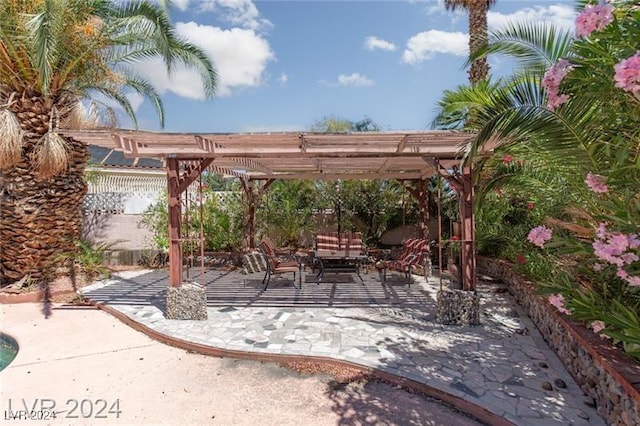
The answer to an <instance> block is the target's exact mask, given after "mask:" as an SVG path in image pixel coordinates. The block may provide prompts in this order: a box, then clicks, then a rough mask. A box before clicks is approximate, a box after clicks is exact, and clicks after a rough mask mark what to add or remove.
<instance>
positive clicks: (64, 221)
mask: <svg viewBox="0 0 640 426" xmlns="http://www.w3.org/2000/svg"><path fill="white" fill-rule="evenodd" d="M18 95H19V96H16V98H17V99H18V101H17V102H16V103H14V104H13V105H12V106H11V107H10V109H11V111H12V112H13V113H14V114H15V115H16V116H17V117H18V120H19V122H20V125H21V127H22V129H23V130H24V131H25V138H24V148H23V150H22V159H21V160H20V162H19V163H18V164H17V165H15V166H14V167H12V168H10V169H8V170H5V171H3V172H0V188H1V189H0V284H5V285H6V284H9V283H11V282H13V281H15V280H18V279H21V278H22V277H24V276H29V277H30V278H31V279H32V280H34V281H35V282H39V281H43V280H46V279H48V278H49V277H51V276H52V274H53V273H54V272H55V269H56V267H57V266H60V264H61V262H62V256H61V255H62V254H65V253H69V252H71V251H72V250H73V249H74V247H75V243H76V241H77V240H78V239H79V238H80V235H81V230H82V210H81V206H82V202H83V200H84V197H85V194H86V192H87V185H86V182H85V180H84V170H85V166H86V163H87V158H88V151H87V147H86V145H85V144H84V143H81V142H78V141H74V140H70V141H69V144H68V149H69V168H68V170H67V171H66V172H65V173H62V174H60V175H58V176H55V177H53V178H50V179H42V178H40V177H39V176H38V175H37V173H36V172H35V166H34V160H33V157H32V155H33V150H34V147H35V145H36V143H37V142H38V140H39V139H40V138H41V137H42V136H43V135H44V134H45V133H46V132H47V131H48V130H49V117H50V114H51V105H52V102H51V101H50V100H48V99H43V98H42V97H38V96H33V94H31V96H29V95H30V94H18Z"/></svg>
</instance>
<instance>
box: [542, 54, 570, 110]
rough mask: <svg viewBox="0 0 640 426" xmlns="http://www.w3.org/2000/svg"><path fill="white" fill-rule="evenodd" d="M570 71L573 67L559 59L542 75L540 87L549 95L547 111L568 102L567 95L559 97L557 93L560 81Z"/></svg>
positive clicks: (566, 61) (564, 60)
mask: <svg viewBox="0 0 640 426" xmlns="http://www.w3.org/2000/svg"><path fill="white" fill-rule="evenodd" d="M572 69H573V67H572V66H571V64H570V63H569V61H568V60H566V59H561V60H559V61H558V62H556V63H555V64H553V65H552V66H551V67H550V68H549V69H548V70H547V72H546V73H544V78H543V79H542V87H544V88H545V89H547V94H548V95H549V102H548V103H547V108H549V110H551V111H553V110H555V109H556V108H558V107H559V106H560V105H562V104H563V103H565V102H567V101H568V100H569V95H567V94H562V95H561V94H559V91H560V83H561V82H562V79H563V78H564V77H565V76H566V75H567V74H568V73H569V71H571V70H572Z"/></svg>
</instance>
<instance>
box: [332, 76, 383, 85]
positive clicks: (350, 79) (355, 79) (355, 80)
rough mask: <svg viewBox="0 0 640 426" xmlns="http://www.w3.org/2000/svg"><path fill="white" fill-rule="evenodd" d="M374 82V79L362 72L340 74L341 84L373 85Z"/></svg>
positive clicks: (339, 81) (339, 80) (339, 82)
mask: <svg viewBox="0 0 640 426" xmlns="http://www.w3.org/2000/svg"><path fill="white" fill-rule="evenodd" d="M373 84H374V82H373V80H370V79H368V78H367V77H366V76H364V75H362V74H360V73H353V74H351V75H345V74H340V75H339V76H338V85H339V86H353V87H367V86H373Z"/></svg>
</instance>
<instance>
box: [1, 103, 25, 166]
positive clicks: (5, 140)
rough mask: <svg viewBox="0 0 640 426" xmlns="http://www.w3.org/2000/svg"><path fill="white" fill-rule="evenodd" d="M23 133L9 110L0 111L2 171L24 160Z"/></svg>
mask: <svg viewBox="0 0 640 426" xmlns="http://www.w3.org/2000/svg"><path fill="white" fill-rule="evenodd" d="M22 144H23V132H22V129H21V128H20V123H19V122H18V119H17V118H16V116H15V115H14V114H13V113H12V112H11V111H9V109H6V108H3V109H0V170H6V169H8V168H10V167H12V166H14V165H15V164H17V163H18V162H19V161H20V159H21V158H22Z"/></svg>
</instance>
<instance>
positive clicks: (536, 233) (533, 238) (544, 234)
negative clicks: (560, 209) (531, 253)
mask: <svg viewBox="0 0 640 426" xmlns="http://www.w3.org/2000/svg"><path fill="white" fill-rule="evenodd" d="M550 239H551V229H549V228H547V227H546V226H536V227H535V228H533V229H532V230H531V231H529V235H527V240H529V242H530V243H531V244H533V245H534V246H538V247H540V248H542V247H544V243H546V242H547V241H549V240H550Z"/></svg>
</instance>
